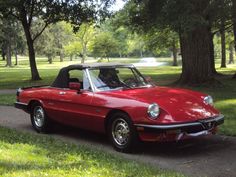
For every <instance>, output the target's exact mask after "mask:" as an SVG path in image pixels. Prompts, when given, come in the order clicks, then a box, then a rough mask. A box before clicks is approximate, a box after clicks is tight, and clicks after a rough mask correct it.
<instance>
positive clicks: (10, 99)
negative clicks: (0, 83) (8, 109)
mask: <svg viewBox="0 0 236 177" xmlns="http://www.w3.org/2000/svg"><path fill="white" fill-rule="evenodd" d="M15 101H16V94H4V95H1V94H0V105H6V106H12V105H13V103H14V102H15Z"/></svg>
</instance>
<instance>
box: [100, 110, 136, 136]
mask: <svg viewBox="0 0 236 177" xmlns="http://www.w3.org/2000/svg"><path fill="white" fill-rule="evenodd" d="M115 113H124V114H126V115H127V116H128V117H129V118H130V120H131V121H132V119H131V116H130V115H129V113H127V112H126V111H124V110H121V109H112V110H110V111H109V112H108V113H107V115H106V117H105V121H104V127H105V132H107V128H108V123H109V120H110V119H111V117H112V115H113V114H115Z"/></svg>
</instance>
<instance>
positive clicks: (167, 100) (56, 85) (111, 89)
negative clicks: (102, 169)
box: [15, 63, 224, 152]
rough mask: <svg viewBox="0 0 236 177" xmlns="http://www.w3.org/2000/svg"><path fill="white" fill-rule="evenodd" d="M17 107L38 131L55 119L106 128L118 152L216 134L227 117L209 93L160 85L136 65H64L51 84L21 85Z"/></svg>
mask: <svg viewBox="0 0 236 177" xmlns="http://www.w3.org/2000/svg"><path fill="white" fill-rule="evenodd" d="M16 94H17V101H16V103H15V107H16V108H19V109H23V110H24V111H26V112H27V113H29V114H30V117H31V123H32V126H33V128H34V129H35V130H36V131H37V132H43V133H46V132H48V131H50V130H51V129H52V125H53V124H54V123H55V122H59V123H61V124H66V125H70V126H76V127H79V128H82V129H87V130H91V131H94V132H100V133H106V134H107V135H108V137H109V139H110V141H111V143H112V144H113V146H114V148H115V149H116V150H118V151H122V152H128V151H131V150H132V149H134V148H135V146H136V144H137V142H139V141H179V140H184V139H187V138H193V137H198V136H204V135H211V134H215V133H216V131H217V127H218V125H220V124H222V123H223V122H224V116H223V115H222V114H220V113H219V111H218V110H216V109H215V108H214V106H213V99H212V97H211V96H210V95H206V94H203V93H200V92H196V91H192V90H187V89H180V88H168V87H161V86H156V85H154V84H153V83H150V81H148V80H147V79H146V78H145V77H144V76H143V75H142V74H141V73H140V72H139V71H138V70H137V69H136V68H135V67H134V66H133V65H132V64H115V63H106V64H104V63H95V64H78V65H70V66H67V67H64V68H62V69H61V70H60V72H59V74H58V76H57V77H56V79H55V81H54V82H53V83H52V84H51V85H50V86H33V87H25V88H19V89H18V90H17V93H16Z"/></svg>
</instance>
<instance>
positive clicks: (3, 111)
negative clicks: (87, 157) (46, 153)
mask: <svg viewBox="0 0 236 177" xmlns="http://www.w3.org/2000/svg"><path fill="white" fill-rule="evenodd" d="M0 125H1V126H6V127H10V128H14V129H17V130H23V131H28V132H30V133H35V132H34V131H33V130H32V128H31V125H30V120H29V115H27V114H26V113H24V112H23V111H21V110H17V109H15V108H13V107H10V106H0ZM50 136H53V137H56V138H60V139H63V140H64V141H71V142H74V143H76V144H86V145H88V146H91V147H92V148H97V149H102V150H104V151H107V152H109V153H113V154H115V155H117V156H124V157H125V158H128V159H131V160H137V161H141V162H144V163H148V164H150V165H153V166H156V167H159V168H163V169H169V170H174V171H178V172H181V173H183V174H186V175H188V176H208V177H224V176H225V177H226V176H227V177H236V138H233V137H224V136H213V137H205V138H199V139H195V140H193V141H188V142H184V143H171V144H170V143H166V144H157V143H154V144H153V143H152V144H149V143H146V144H144V145H143V147H142V149H141V150H140V151H141V152H139V153H138V154H122V153H118V152H115V151H114V150H113V148H112V147H111V146H110V144H109V142H108V141H107V139H106V137H105V136H104V135H98V134H95V133H91V132H87V131H82V130H78V129H73V128H66V127H57V128H56V130H55V133H54V134H51V135H50Z"/></svg>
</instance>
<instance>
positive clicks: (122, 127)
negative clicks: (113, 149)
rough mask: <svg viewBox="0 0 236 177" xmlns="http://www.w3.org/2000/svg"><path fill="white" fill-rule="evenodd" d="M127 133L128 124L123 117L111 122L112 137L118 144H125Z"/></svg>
mask: <svg viewBox="0 0 236 177" xmlns="http://www.w3.org/2000/svg"><path fill="white" fill-rule="evenodd" d="M129 135H130V130H129V126H128V123H127V122H126V121H125V120H124V119H122V118H119V119H116V120H115V121H114V122H113V123H112V137H113V139H114V140H115V142H116V143H117V144H118V145H125V144H126V143H127V142H128V140H129Z"/></svg>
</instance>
